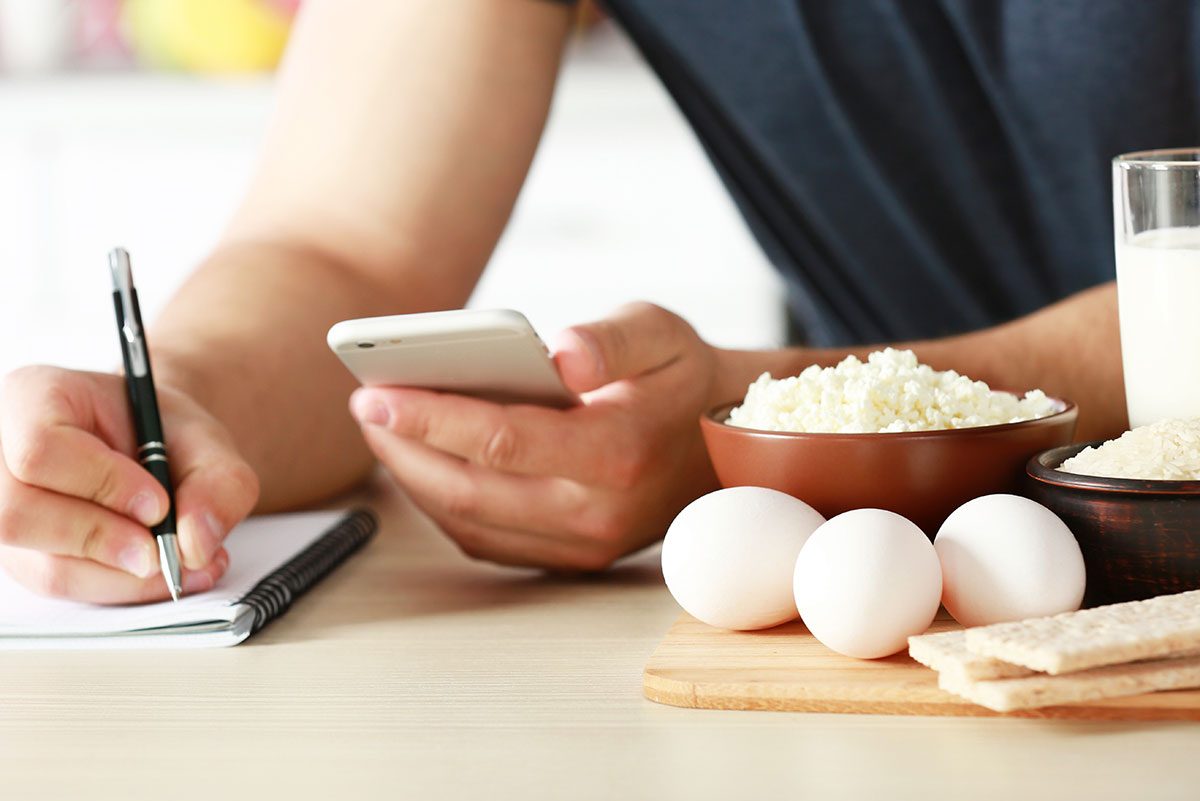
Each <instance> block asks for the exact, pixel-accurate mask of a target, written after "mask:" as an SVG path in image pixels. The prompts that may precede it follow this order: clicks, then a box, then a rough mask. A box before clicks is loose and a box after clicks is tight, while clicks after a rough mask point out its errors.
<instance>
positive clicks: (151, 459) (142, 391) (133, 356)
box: [108, 248, 183, 601]
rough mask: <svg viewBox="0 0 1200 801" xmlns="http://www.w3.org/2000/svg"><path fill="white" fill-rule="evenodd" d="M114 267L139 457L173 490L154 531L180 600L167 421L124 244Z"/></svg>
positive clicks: (113, 260)
mask: <svg viewBox="0 0 1200 801" xmlns="http://www.w3.org/2000/svg"><path fill="white" fill-rule="evenodd" d="M108 268H109V270H111V271H112V280H113V305H114V306H115V307H116V310H117V330H118V332H119V333H120V337H121V359H122V360H123V361H124V362H125V386H126V387H127V388H128V390H129V406H130V408H131V409H132V410H133V427H134V429H135V430H136V431H137V445H138V450H137V454H138V461H139V462H141V463H142V467H144V468H146V469H147V470H148V471H150V474H151V475H153V476H154V477H155V478H156V479H158V483H159V484H162V485H163V489H165V490H166V491H167V504H168V505H167V516H166V517H165V518H163V521H162V522H161V523H159V524H158V525H156V526H154V528H152V529H151V530H150V532H151V533H152V534H153V535H154V537H155V539H156V540H158V561H159V564H160V565H162V572H163V578H165V579H166V580H167V589H169V590H170V591H171V598H172V599H173V600H176V601H178V600H179V594H180V593H181V592H182V591H183V587H182V584H181V581H182V576H181V575H180V571H179V540H178V538H177V536H176V530H175V493H174V491H173V490H172V488H171V469H170V465H169V464H168V462H167V445H166V440H165V439H164V438H163V429H162V419H161V418H160V417H159V415H158V396H157V394H155V392H154V376H153V374H152V373H151V372H150V350H149V348H148V347H147V345H146V332H145V329H144V328H143V327H142V312H141V310H140V309H139V308H138V298H137V290H136V289H134V288H133V271H132V270H131V269H130V267H129V254H128V253H126V252H125V250H124V249H123V248H117V249H115V250H113V251H112V252H111V253H109V254H108Z"/></svg>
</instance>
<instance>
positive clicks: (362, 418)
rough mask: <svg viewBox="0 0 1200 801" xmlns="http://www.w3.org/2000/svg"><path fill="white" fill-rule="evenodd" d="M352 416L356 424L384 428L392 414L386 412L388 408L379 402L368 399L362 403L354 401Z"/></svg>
mask: <svg viewBox="0 0 1200 801" xmlns="http://www.w3.org/2000/svg"><path fill="white" fill-rule="evenodd" d="M354 416H355V417H356V418H357V419H358V422H360V423H363V424H369V425H376V426H386V425H387V424H388V421H389V420H391V417H392V414H391V412H389V411H388V407H386V406H384V405H383V404H382V403H380V402H379V401H376V400H371V399H369V398H368V399H366V400H363V401H358V400H356V401H355V403H354Z"/></svg>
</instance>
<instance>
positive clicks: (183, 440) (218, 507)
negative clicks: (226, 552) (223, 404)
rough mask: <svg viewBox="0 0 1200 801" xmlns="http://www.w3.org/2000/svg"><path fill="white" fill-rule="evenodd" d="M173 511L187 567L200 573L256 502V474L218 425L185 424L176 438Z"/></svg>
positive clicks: (174, 443)
mask: <svg viewBox="0 0 1200 801" xmlns="http://www.w3.org/2000/svg"><path fill="white" fill-rule="evenodd" d="M169 447H170V449H171V462H172V467H173V472H174V473H175V509H176V515H177V518H178V519H177V525H178V529H179V549H180V552H181V555H182V556H183V564H184V567H187V568H188V569H190V570H200V569H202V568H203V567H204V566H205V565H207V564H208V563H209V562H210V561H211V560H212V558H213V557H214V556H215V555H216V554H217V553H218V552H219V551H220V550H221V547H222V544H223V542H224V540H225V537H226V535H228V534H229V532H230V530H231V529H232V528H233V527H234V526H235V525H236V524H237V523H239V522H241V520H242V519H243V518H244V517H246V516H247V515H248V514H250V512H251V510H252V509H253V508H254V504H255V503H257V502H258V491H259V485H258V476H257V475H256V474H255V472H254V470H253V469H252V468H251V467H250V465H249V464H248V463H247V462H246V461H245V460H244V459H243V458H242V457H241V455H240V454H239V453H238V452H237V449H236V448H234V447H233V443H232V442H231V441H230V439H229V436H228V434H227V433H226V432H225V431H224V429H221V428H220V427H219V426H217V425H216V424H215V423H213V424H211V425H192V426H184V427H182V429H181V431H180V432H178V434H176V435H175V436H173V437H172V442H171V443H170V446H169Z"/></svg>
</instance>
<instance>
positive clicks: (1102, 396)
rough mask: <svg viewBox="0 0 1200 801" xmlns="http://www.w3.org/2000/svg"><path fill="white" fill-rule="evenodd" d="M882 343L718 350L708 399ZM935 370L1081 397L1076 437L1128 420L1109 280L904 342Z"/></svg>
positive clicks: (1115, 428)
mask: <svg viewBox="0 0 1200 801" xmlns="http://www.w3.org/2000/svg"><path fill="white" fill-rule="evenodd" d="M879 347H881V346H873V347H856V348H836V349H819V350H813V349H805V348H793V349H788V350H779V351H720V352H719V364H720V367H719V371H720V380H719V383H718V385H717V387H718V388H717V391H716V397H717V399H716V400H715V401H714V403H720V402H722V401H723V400H733V399H735V398H739V397H741V396H742V395H744V394H745V392H746V385H747V384H749V383H750V382H751V381H753V380H754V379H755V378H756V377H757V376H759V375H760V374H762V373H763V372H769V373H771V374H772V375H773V376H775V377H776V378H779V377H782V376H788V375H796V374H797V373H798V372H800V371H801V370H803V369H804V368H805V367H807V366H808V365H810V364H823V365H830V364H834V363H836V362H838V361H840V360H841V359H843V358H845V357H846V356H847V355H849V354H851V353H853V354H855V355H857V356H859V357H860V358H865V356H866V354H867V353H870V352H871V351H873V350H878V348H879ZM896 347H906V348H912V349H913V350H914V351H915V352H916V354H917V356H918V357H919V358H920V359H921V361H923V362H925V363H926V364H929V365H931V366H933V367H935V368H937V369H939V370H950V369H953V370H957V371H958V372H960V373H963V374H965V375H968V376H970V377H971V378H975V379H980V380H983V381H987V382H988V383H989V384H991V385H992V386H994V387H1002V388H1005V389H1013V390H1027V389H1034V388H1039V389H1042V390H1045V392H1046V393H1047V394H1049V395H1054V396H1057V397H1065V398H1070V399H1071V400H1073V401H1075V402H1076V403H1078V404H1079V407H1080V414H1079V430H1078V432H1077V434H1076V438H1077V439H1081V440H1090V439H1099V438H1102V437H1113V436H1116V435H1117V434H1119V433H1120V432H1122V431H1124V430H1125V428H1126V427H1127V425H1128V422H1127V419H1126V412H1125V384H1124V379H1123V377H1122V373H1121V342H1120V336H1119V332H1118V329H1117V292H1116V285H1115V284H1112V283H1108V284H1105V285H1103V286H1099V287H1095V288H1094V289H1089V290H1086V291H1084V292H1080V293H1078V294H1076V295H1073V296H1072V297H1070V298H1067V299H1066V300H1063V301H1061V302H1059V303H1056V304H1054V305H1053V306H1048V307H1046V308H1045V309H1042V310H1040V311H1037V312H1035V313H1033V314H1031V315H1028V316H1026V317H1022V318H1020V319H1018V320H1014V321H1013V322H1010V323H1007V324H1005V325H1000V326H996V327H994V328H987V329H984V330H982V331H975V332H972V333H969V334H963V335H962V336H956V337H947V338H945V339H933V340H926V341H923V342H910V343H902V344H900V345H897V346H896Z"/></svg>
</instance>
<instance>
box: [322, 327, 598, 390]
mask: <svg viewBox="0 0 1200 801" xmlns="http://www.w3.org/2000/svg"><path fill="white" fill-rule="evenodd" d="M326 341H327V342H328V343H329V347H330V349H332V350H333V352H334V353H335V354H337V357H338V358H339V359H341V360H342V364H344V365H346V367H347V368H348V369H349V370H350V372H351V373H353V374H354V376H355V378H357V379H358V380H359V382H360V383H361V384H363V385H364V386H404V387H421V388H424V389H436V390H443V391H447V392H458V393H461V394H464V395H473V396H476V397H480V398H485V399H487V400H492V401H498V402H501V403H535V404H540V405H543V406H553V407H558V408H566V407H568V406H574V405H575V404H577V403H578V402H579V399H578V398H577V397H576V396H575V395H574V394H573V393H572V392H571V391H570V390H568V389H567V388H566V387H565V386H563V383H562V380H561V379H560V378H559V376H558V370H557V369H556V368H555V366H554V362H553V361H551V359H550V351H549V350H548V349H547V348H546V346H545V345H544V344H543V343H542V340H541V339H539V338H538V335H537V333H536V332H535V331H534V330H533V326H531V325H530V324H529V321H528V320H526V319H525V315H523V314H521V313H520V312H516V311H512V310H511V309H486V310H484V309H462V310H458V311H441V312H426V313H423V314H397V315H394V316H391V317H364V318H361V319H358V320H343V321H342V322H340V323H337V324H336V325H334V326H333V327H332V328H330V329H329V334H328V336H327V337H326Z"/></svg>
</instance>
